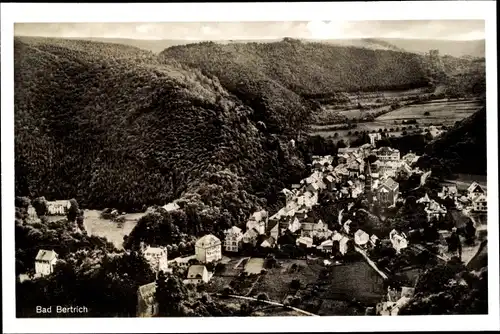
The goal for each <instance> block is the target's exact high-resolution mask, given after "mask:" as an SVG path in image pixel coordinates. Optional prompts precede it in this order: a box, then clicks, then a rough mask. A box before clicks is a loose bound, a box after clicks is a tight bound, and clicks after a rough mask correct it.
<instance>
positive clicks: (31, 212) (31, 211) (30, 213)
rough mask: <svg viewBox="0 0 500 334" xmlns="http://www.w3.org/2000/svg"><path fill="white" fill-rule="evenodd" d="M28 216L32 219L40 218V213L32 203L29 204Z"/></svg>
mask: <svg viewBox="0 0 500 334" xmlns="http://www.w3.org/2000/svg"><path fill="white" fill-rule="evenodd" d="M28 218H29V219H31V220H35V219H38V215H37V213H36V210H35V208H34V207H33V205H31V204H30V205H28Z"/></svg>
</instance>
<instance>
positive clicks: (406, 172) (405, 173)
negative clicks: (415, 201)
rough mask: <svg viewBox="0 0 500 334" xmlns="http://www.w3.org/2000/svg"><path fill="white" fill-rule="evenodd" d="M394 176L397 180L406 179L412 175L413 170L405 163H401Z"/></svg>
mask: <svg viewBox="0 0 500 334" xmlns="http://www.w3.org/2000/svg"><path fill="white" fill-rule="evenodd" d="M396 174H397V176H398V177H399V178H402V179H407V178H409V177H410V176H411V175H412V174H413V170H412V169H411V167H410V166H409V165H408V164H407V163H406V162H403V163H402V164H401V165H400V166H399V168H398V170H397V171H396Z"/></svg>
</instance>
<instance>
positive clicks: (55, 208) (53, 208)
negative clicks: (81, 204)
mask: <svg viewBox="0 0 500 334" xmlns="http://www.w3.org/2000/svg"><path fill="white" fill-rule="evenodd" d="M70 207H71V204H70V202H69V201H68V200H61V201H47V214H48V215H52V216H63V215H65V214H66V213H67V212H68V210H69V208H70Z"/></svg>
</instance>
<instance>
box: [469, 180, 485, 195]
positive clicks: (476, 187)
mask: <svg viewBox="0 0 500 334" xmlns="http://www.w3.org/2000/svg"><path fill="white" fill-rule="evenodd" d="M484 194H486V191H485V190H484V189H483V187H481V185H480V184H479V183H477V182H475V181H474V182H472V183H471V185H470V186H469V188H467V197H468V198H469V199H470V200H473V199H474V198H476V197H478V196H479V195H484Z"/></svg>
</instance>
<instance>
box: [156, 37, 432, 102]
mask: <svg viewBox="0 0 500 334" xmlns="http://www.w3.org/2000/svg"><path fill="white" fill-rule="evenodd" d="M161 56H164V57H167V58H174V59H176V60H178V61H181V62H183V63H186V64H189V65H192V66H195V67H199V68H202V69H204V70H205V71H207V72H210V73H214V74H216V75H217V76H218V77H219V78H220V80H221V83H222V84H223V85H224V86H225V87H228V89H229V90H231V91H232V90H234V89H236V88H238V87H237V84H238V81H239V80H241V76H242V75H243V74H242V73H240V71H238V70H235V67H237V68H239V69H245V70H246V71H248V72H251V73H252V74H253V75H258V78H265V79H267V80H271V81H274V82H276V83H277V84H278V85H281V86H283V87H286V88H287V89H289V90H291V91H293V92H294V93H296V94H300V95H307V94H318V93H331V92H336V91H346V90H347V91H349V90H376V89H389V88H393V87H398V88H400V87H413V86H417V87H420V86H425V85H426V84H427V82H428V81H427V78H426V76H425V75H426V73H425V70H424V68H423V67H422V62H421V57H420V56H418V55H415V54H411V53H404V52H395V51H386V50H370V49H366V48H360V47H343V46H335V45H328V44H324V43H303V42H301V41H299V40H295V39H289V38H285V39H284V40H283V41H281V42H275V43H246V44H238V43H234V44H225V45H223V44H216V43H213V42H208V43H198V44H190V45H184V46H173V47H170V48H168V49H166V50H165V51H164V52H162V53H161Z"/></svg>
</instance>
